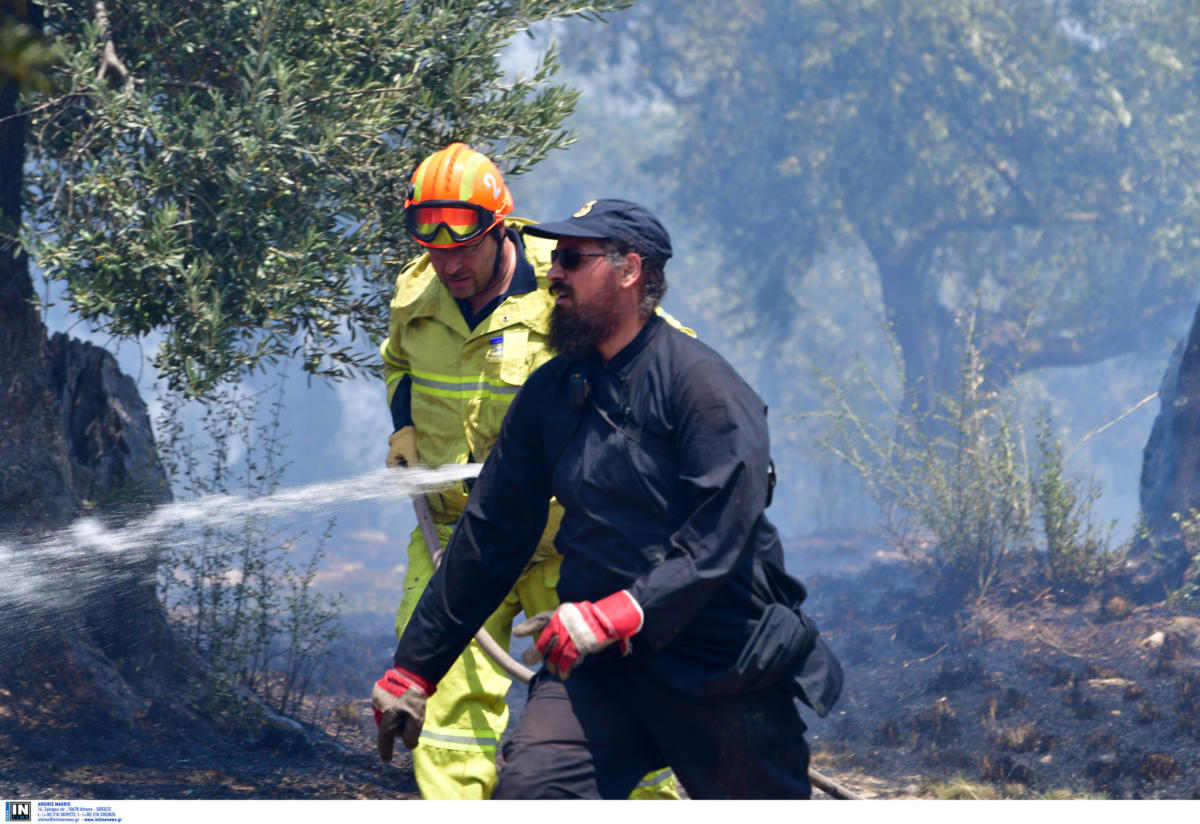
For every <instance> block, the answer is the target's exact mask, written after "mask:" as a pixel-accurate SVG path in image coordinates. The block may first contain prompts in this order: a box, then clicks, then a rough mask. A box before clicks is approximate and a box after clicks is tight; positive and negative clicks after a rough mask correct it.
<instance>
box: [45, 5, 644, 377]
mask: <svg viewBox="0 0 1200 824" xmlns="http://www.w3.org/2000/svg"><path fill="white" fill-rule="evenodd" d="M625 5H628V2H621V1H620V0H601V2H583V0H567V2H522V3H506V2H495V1H494V0H438V2H418V1H412V2H394V0H343V2H337V3H330V2H327V0H225V1H224V2H217V3H213V2H200V1H199V0H95V2H90V3H86V4H84V3H77V2H65V0H48V2H45V3H43V6H44V12H45V31H46V34H47V35H48V36H49V37H50V38H52V40H53V42H55V43H56V44H58V46H59V47H60V48H61V49H62V50H63V52H64V53H65V55H66V58H65V59H64V60H63V61H62V63H61V64H59V65H58V66H57V67H56V68H55V69H54V70H53V71H52V72H51V73H50V79H51V81H52V82H53V83H54V87H55V92H54V94H52V95H50V96H46V97H39V98H30V99H29V100H28V104H27V109H26V111H27V114H28V117H29V131H28V140H29V158H28V160H29V169H30V173H29V175H28V177H27V181H26V207H27V214H28V223H27V232H26V237H25V241H26V246H27V248H28V249H29V250H30V251H31V253H32V255H33V257H34V260H35V261H36V263H37V264H38V266H40V267H41V269H42V270H43V271H44V272H45V273H46V275H47V277H49V278H51V279H54V280H60V281H62V282H63V283H64V284H65V287H66V290H67V294H68V296H69V301H70V303H71V308H72V309H73V310H74V311H76V312H78V313H79V314H80V315H81V316H82V317H83V318H84V319H86V320H87V321H88V322H90V323H92V324H94V325H97V326H99V327H101V328H103V329H104V330H106V331H108V332H110V333H111V334H113V335H115V336H117V337H120V338H140V337H143V336H146V335H148V334H149V333H150V332H152V331H153V330H159V331H161V333H162V343H161V345H160V346H159V348H158V350H157V354H156V356H155V361H156V366H157V367H158V369H159V371H160V374H161V376H162V377H164V378H165V379H166V380H167V382H168V384H169V385H170V386H171V387H172V388H174V389H181V390H184V391H185V392H187V393H189V394H192V395H198V394H203V393H205V392H207V391H209V390H211V389H212V388H213V387H215V386H216V385H218V384H220V383H221V382H222V381H226V380H230V379H233V378H236V377H237V376H238V375H241V374H243V373H245V372H246V371H248V370H254V369H256V368H261V367H263V366H264V365H266V364H269V363H270V362H272V361H273V360H276V359H278V358H280V357H283V356H292V355H298V356H300V357H301V358H302V359H303V363H304V366H305V369H307V370H308V371H309V372H311V373H314V374H319V375H326V376H334V377H337V376H343V375H345V374H347V371H348V370H352V369H354V368H355V367H361V366H363V365H364V364H365V363H366V362H367V360H368V359H369V358H370V357H372V354H373V353H372V352H371V350H370V348H368V347H365V346H362V345H361V340H362V336H370V335H371V334H372V333H374V332H378V331H379V330H380V328H381V326H382V324H384V323H385V322H386V315H387V312H386V300H387V297H388V294H387V293H388V289H387V281H388V280H389V279H390V275H389V274H388V273H386V272H385V270H384V267H382V266H381V265H380V263H381V261H385V260H387V259H388V258H389V256H394V255H401V254H405V253H406V250H404V249H403V248H401V247H402V244H403V243H404V241H403V238H404V233H403V232H402V231H401V230H400V229H401V227H402V214H401V212H402V210H401V203H402V195H403V185H404V183H405V181H406V180H407V179H408V176H409V175H410V174H411V172H412V170H413V169H414V168H415V166H416V163H417V162H418V161H419V159H420V158H421V157H422V156H423V155H425V154H428V153H429V152H430V151H433V150H435V149H437V148H440V147H441V146H442V145H444V144H447V143H449V142H451V141H454V140H461V141H464V142H467V143H470V144H472V145H475V146H477V147H479V148H480V149H481V150H485V151H488V152H490V153H491V155H492V156H493V157H494V158H495V159H496V160H497V162H498V163H499V164H500V165H501V167H502V168H503V169H505V170H506V171H507V172H510V173H519V172H521V171H522V170H525V169H527V168H529V167H530V166H531V165H533V164H535V163H536V162H538V160H540V159H541V158H543V157H544V156H545V155H546V154H547V152H549V151H550V150H551V149H554V148H556V147H560V146H563V145H565V144H566V143H567V142H569V134H568V133H567V132H566V131H565V130H564V129H563V127H562V125H561V124H562V120H563V118H564V117H566V116H567V115H568V114H569V113H570V112H571V111H572V108H573V106H574V103H575V100H576V98H577V92H575V91H573V90H570V89H568V88H566V87H565V86H563V85H558V84H554V83H553V82H551V78H552V76H553V75H554V73H555V71H556V70H557V62H556V55H555V52H554V50H553V47H551V48H550V49H548V50H546V51H545V52H544V54H543V55H542V59H541V61H540V63H539V64H538V66H537V68H536V69H535V70H533V71H532V73H531V74H530V75H529V76H521V77H516V78H510V77H506V76H505V75H504V73H503V71H502V68H501V65H500V61H499V54H500V51H501V50H502V48H503V47H504V45H505V44H506V43H507V41H508V40H509V39H510V38H512V37H513V36H515V35H518V34H520V33H521V32H522V31H524V30H526V29H527V28H528V26H530V25H531V24H532V23H534V22H536V21H538V20H545V19H552V18H562V17H590V18H595V17H597V16H598V15H599V14H600V13H601V12H603V11H606V10H610V9H616V8H620V7H622V6H625Z"/></svg>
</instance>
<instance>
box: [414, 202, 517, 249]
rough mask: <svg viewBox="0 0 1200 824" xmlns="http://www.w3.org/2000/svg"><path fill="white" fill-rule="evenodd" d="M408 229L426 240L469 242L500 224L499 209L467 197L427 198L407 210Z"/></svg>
mask: <svg viewBox="0 0 1200 824" xmlns="http://www.w3.org/2000/svg"><path fill="white" fill-rule="evenodd" d="M404 221H405V223H406V224H407V226H408V233H409V234H410V235H412V236H413V238H414V239H416V240H417V241H419V242H421V243H425V244H436V245H438V246H455V245H458V244H462V243H468V242H470V241H472V240H474V239H475V238H477V237H480V236H482V235H484V234H486V233H487V231H488V230H489V229H491V228H492V227H493V226H495V225H496V223H497V220H496V213H495V212H493V211H492V210H491V209H485V208H484V207H482V206H480V205H479V204H477V203H470V202H469V201H465V200H426V201H424V202H422V203H414V204H412V205H411V206H409V207H408V208H407V209H405V210H404Z"/></svg>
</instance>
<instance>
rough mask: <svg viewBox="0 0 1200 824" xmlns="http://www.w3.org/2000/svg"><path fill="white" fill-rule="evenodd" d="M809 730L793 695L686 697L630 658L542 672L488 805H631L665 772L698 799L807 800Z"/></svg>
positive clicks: (531, 690)
mask: <svg viewBox="0 0 1200 824" xmlns="http://www.w3.org/2000/svg"><path fill="white" fill-rule="evenodd" d="M805 729H806V727H805V725H804V722H803V721H802V720H801V719H800V713H799V711H798V710H797V708H796V704H795V702H794V700H793V699H792V697H791V695H789V694H787V693H786V692H783V691H762V692H754V693H745V694H741V695H723V696H704V697H697V696H690V695H684V694H682V693H680V692H678V691H677V690H675V689H673V688H671V687H670V686H668V685H667V684H665V683H664V682H663V681H661V680H660V679H659V678H658V677H657V676H655V675H654V674H653V673H651V672H649V671H648V670H646V669H645V668H643V667H641V666H640V665H639V664H637V663H636V661H634V660H631V659H616V660H612V659H610V660H606V661H596V662H585V665H584V666H583V667H581V668H580V669H578V670H576V671H575V672H573V673H572V674H571V676H570V677H569V678H568V679H567V680H566V681H562V680H560V679H559V678H557V677H556V676H553V675H551V674H550V673H548V672H547V671H546V670H544V669H543V670H541V671H539V672H538V673H537V675H536V676H535V677H534V679H533V681H532V682H531V683H530V685H529V702H528V704H527V705H526V707H525V710H524V712H522V714H521V717H520V720H519V721H518V722H517V725H516V727H515V728H514V729H513V730H512V735H511V737H510V738H509V739H508V740H507V741H506V742H505V744H504V748H503V750H502V752H503V755H504V766H503V767H502V769H501V770H500V775H499V782H498V784H497V786H496V790H495V793H494V794H493V796H492V797H493V798H497V799H532V798H612V799H621V798H627V797H628V796H629V793H630V792H631V791H632V790H633V788H634V786H635V785H636V784H637V783H638V781H639V780H641V779H642V777H643V776H645V775H646V773H648V772H650V771H652V770H656V769H661V768H663V767H668V766H669V767H670V768H671V769H672V770H674V771H675V777H676V778H677V779H678V780H679V781H680V783H682V784H683V787H684V789H685V790H686V792H687V794H688V796H689V797H691V798H695V799H743V798H765V799H798V798H808V797H809V796H810V795H811V794H812V788H811V786H810V785H809V782H808V745H807V744H806V743H805V741H804V731H805Z"/></svg>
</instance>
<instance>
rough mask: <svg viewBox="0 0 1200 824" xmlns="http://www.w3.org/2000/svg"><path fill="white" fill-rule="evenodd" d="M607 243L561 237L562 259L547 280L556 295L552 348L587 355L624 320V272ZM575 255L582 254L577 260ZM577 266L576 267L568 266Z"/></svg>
mask: <svg viewBox="0 0 1200 824" xmlns="http://www.w3.org/2000/svg"><path fill="white" fill-rule="evenodd" d="M607 248H608V246H607V244H606V243H605V242H604V241H602V240H594V239H592V238H571V237H564V238H559V241H558V260H557V261H555V263H554V265H553V266H551V267H550V271H549V273H548V274H547V279H548V280H549V281H550V294H551V295H553V296H554V298H555V301H554V310H553V312H552V313H551V315H550V346H551V347H552V348H553V349H556V350H558V351H559V352H563V353H567V354H572V355H584V354H587V353H588V352H590V351H591V350H592V349H593V348H594V347H595V346H596V345H597V344H598V343H600V342H601V341H603V340H605V339H606V338H607V337H608V336H609V335H610V334H612V332H613V330H614V329H616V327H617V323H618V321H619V320H620V315H619V307H618V303H617V296H618V294H619V293H620V285H619V283H618V281H619V278H620V273H619V272H618V271H617V269H616V268H615V267H614V266H613V265H612V262H611V261H610V260H609V258H608V256H607V255H606V251H607ZM574 252H579V253H581V255H582V256H581V257H579V258H578V260H577V261H575V260H572V258H573V257H574ZM568 263H576V265H575V266H574V267H572V268H565V264H568Z"/></svg>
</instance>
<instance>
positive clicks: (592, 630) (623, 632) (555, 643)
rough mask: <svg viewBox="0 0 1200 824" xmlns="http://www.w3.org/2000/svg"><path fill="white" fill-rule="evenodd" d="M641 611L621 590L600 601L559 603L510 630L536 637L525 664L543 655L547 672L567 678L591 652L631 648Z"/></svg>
mask: <svg viewBox="0 0 1200 824" xmlns="http://www.w3.org/2000/svg"><path fill="white" fill-rule="evenodd" d="M644 618H645V616H644V615H643V614H642V608H641V606H640V605H639V604H638V602H637V601H636V600H634V597H633V596H632V595H630V594H629V593H628V592H627V591H625V590H621V591H620V592H615V593H613V594H612V595H609V596H608V597H607V598H601V599H600V600H599V601H596V602H595V603H592V602H591V601H577V602H567V603H565V604H559V606H558V609H556V610H554V612H543V613H540V614H539V615H535V616H533V617H532V618H530V619H529V620H528V621H525V622H524V623H522V624H521V625H520V626H517V627H515V628H513V635H534V634H538V633H540V634H538V636H537V642H536V644H537V646H536V648H535V649H531V650H528V651H526V653H525V655H524V658H525V663H526V664H536V663H537V662H538V661H539V660H541V659H542V657H543V656H544V657H545V659H546V669H548V670H550V672H552V673H554V674H555V675H557V676H559V677H560V678H562V679H564V680H565V679H566V678H567V677H568V676H569V675H570V674H571V670H572V669H574V667H575V666H576V665H577V664H578V663H579V662H580V661H582V660H583V659H584V658H586V657H587V656H588V655H591V654H592V653H593V652H598V651H600V650H602V649H604V648H605V647H607V646H610V645H612V644H614V643H618V642H619V643H620V645H621V654H622V655H628V654H629V652H630V650H631V649H632V648H633V644H632V642H631V641H630V640H629V639H630V638H632V637H633V636H634V635H636V634H637V633H638V631H640V630H641V628H642V621H643V620H644Z"/></svg>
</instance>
